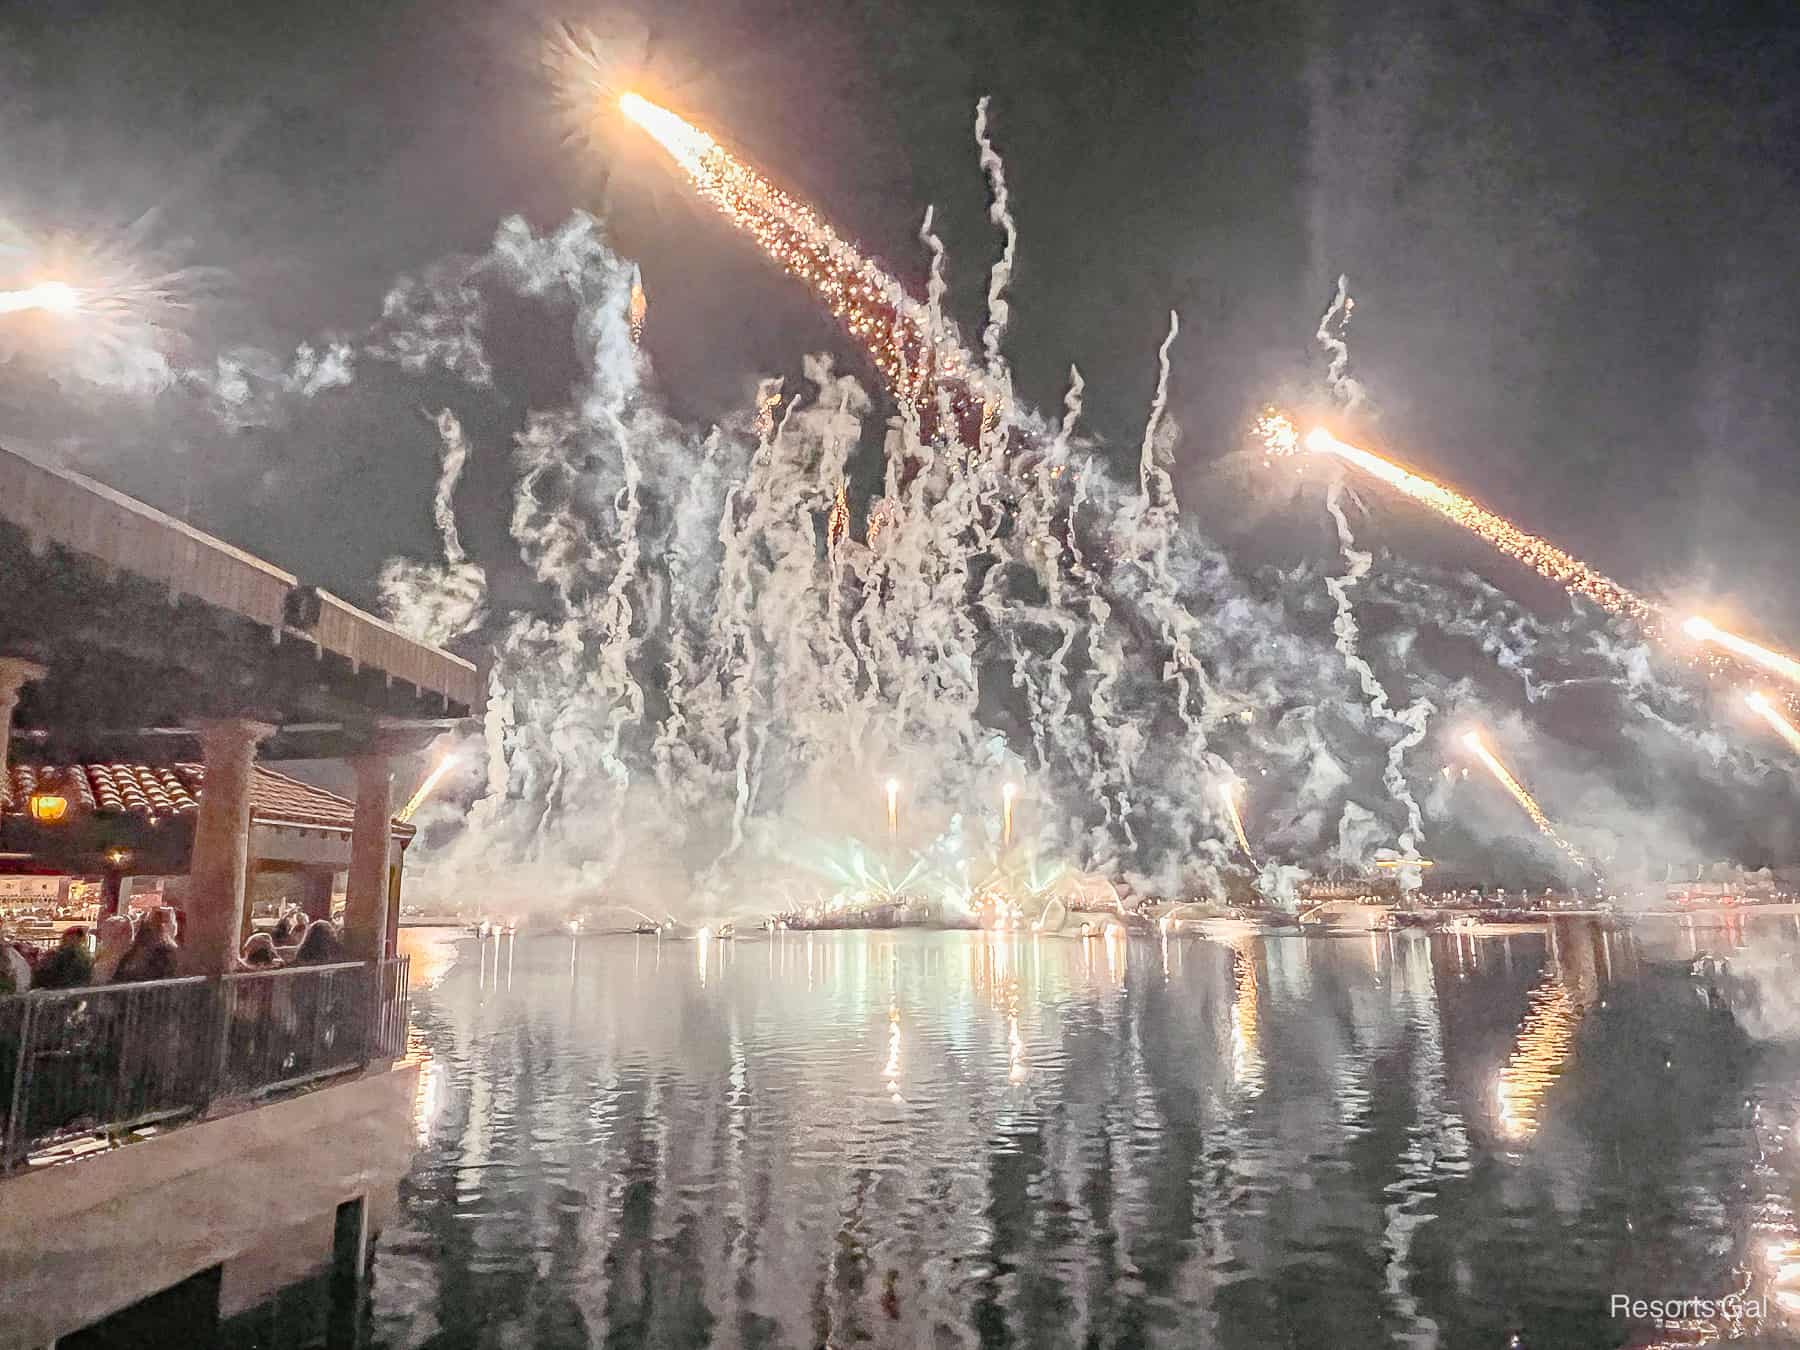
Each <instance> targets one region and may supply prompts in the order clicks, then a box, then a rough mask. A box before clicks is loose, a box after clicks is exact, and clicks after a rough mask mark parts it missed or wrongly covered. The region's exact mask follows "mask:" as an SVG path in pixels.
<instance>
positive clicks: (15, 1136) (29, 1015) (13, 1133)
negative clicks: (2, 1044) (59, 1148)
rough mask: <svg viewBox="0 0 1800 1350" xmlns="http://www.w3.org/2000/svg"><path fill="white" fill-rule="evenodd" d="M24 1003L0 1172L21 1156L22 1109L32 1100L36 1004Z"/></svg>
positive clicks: (23, 1115)
mask: <svg viewBox="0 0 1800 1350" xmlns="http://www.w3.org/2000/svg"><path fill="white" fill-rule="evenodd" d="M24 1003H25V1007H24V1011H23V1013H22V1014H21V1016H20V1018H19V1049H18V1058H17V1059H16V1060H15V1062H14V1063H13V1080H12V1094H11V1096H10V1097H9V1098H8V1101H7V1105H6V1138H5V1139H4V1140H0V1172H5V1171H10V1170H11V1168H12V1166H13V1164H14V1163H16V1162H17V1161H18V1160H19V1157H20V1156H22V1155H20V1153H19V1150H20V1149H21V1148H22V1147H23V1140H24V1136H25V1112H26V1110H27V1108H28V1106H29V1104H30V1102H31V1092H30V1084H29V1082H28V1080H29V1078H30V1077H31V1070H30V1067H29V1066H30V1064H31V1043H32V1041H33V1040H34V1039H35V1036H36V1032H37V1004H36V1003H34V1002H33V1001H32V1000H31V999H29V998H27V999H25V1000H24Z"/></svg>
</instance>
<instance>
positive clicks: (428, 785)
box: [394, 755, 456, 825]
mask: <svg viewBox="0 0 1800 1350" xmlns="http://www.w3.org/2000/svg"><path fill="white" fill-rule="evenodd" d="M455 763H456V756H455V755H445V756H444V757H443V758H442V759H440V760H439V761H438V762H437V765H436V767H434V768H433V769H432V771H431V772H430V773H428V774H426V775H425V781H424V782H422V783H420V784H419V790H418V791H417V792H415V793H413V795H412V796H411V797H409V798H408V799H407V802H406V805H405V806H403V807H401V808H400V814H399V815H397V816H395V817H394V819H395V820H397V821H399V822H400V823H401V824H402V825H404V824H405V823H406V822H407V821H409V820H411V819H412V818H413V816H414V815H416V814H417V813H418V810H419V808H420V807H421V806H423V805H425V799H426V798H427V797H429V796H431V794H432V792H433V790H435V789H436V787H437V785H438V783H439V781H440V780H441V779H442V778H443V776H444V775H445V774H446V773H448V772H449V771H450V766H451V765H453V764H455Z"/></svg>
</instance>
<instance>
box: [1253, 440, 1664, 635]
mask: <svg viewBox="0 0 1800 1350" xmlns="http://www.w3.org/2000/svg"><path fill="white" fill-rule="evenodd" d="M1255 431H1256V434H1257V435H1258V436H1259V437H1260V438H1261V439H1262V442H1263V446H1264V448H1265V450H1266V451H1267V453H1269V454H1270V455H1285V454H1292V453H1294V451H1295V450H1296V449H1298V448H1300V447H1302V446H1303V447H1304V448H1305V449H1307V450H1309V451H1311V452H1312V453H1314V454H1318V455H1333V456H1336V457H1337V458H1338V459H1340V460H1342V461H1343V462H1344V463H1346V464H1348V465H1350V466H1351V467H1352V468H1356V469H1360V470H1361V471H1362V472H1364V473H1366V474H1368V475H1369V476H1370V477H1371V478H1375V479H1377V480H1379V481H1380V482H1383V483H1386V484H1387V485H1388V486H1389V487H1391V488H1393V489H1395V490H1396V491H1398V492H1400V493H1402V494H1403V495H1405V496H1407V497H1410V498H1412V500H1414V501H1416V502H1418V503H1419V504H1420V505H1422V506H1428V507H1430V508H1431V509H1432V510H1433V511H1436V512H1437V513H1438V514H1439V515H1440V516H1442V517H1444V519H1446V520H1448V521H1450V522H1451V523H1452V524H1454V525H1460V526H1462V527H1463V528H1464V529H1465V530H1468V531H1470V532H1471V533H1473V534H1475V535H1477V536H1479V537H1480V538H1482V539H1484V540H1486V541H1487V542H1488V543H1489V544H1491V545H1493V546H1494V547H1495V548H1497V549H1499V550H1500V551H1501V552H1502V553H1504V554H1506V555H1507V556H1508V557H1510V558H1513V559H1515V560H1517V561H1518V562H1521V563H1523V564H1524V565H1525V566H1527V567H1529V568H1531V569H1532V570H1533V571H1535V572H1536V573H1537V574H1538V575H1539V576H1542V577H1544V578H1546V579H1548V580H1550V581H1554V582H1555V583H1556V584H1557V585H1559V586H1561V587H1562V588H1563V589H1564V590H1566V591H1568V592H1569V594H1571V595H1578V596H1581V597H1583V598H1584V599H1587V600H1591V601H1593V602H1594V603H1595V604H1597V605H1599V606H1600V607H1601V608H1602V609H1604V610H1606V612H1607V613H1609V614H1615V615H1618V616H1620V617H1622V618H1627V619H1631V620H1633V621H1634V622H1636V623H1638V624H1641V625H1642V626H1643V627H1645V628H1646V629H1648V630H1650V631H1652V632H1657V631H1660V628H1661V625H1662V620H1663V610H1662V607H1661V606H1660V605H1657V604H1655V603H1654V602H1652V601H1650V600H1647V599H1645V598H1644V597H1643V596H1641V595H1638V594H1637V593H1636V592H1634V591H1632V590H1630V589H1628V588H1627V587H1625V586H1622V585H1620V584H1619V583H1618V582H1616V581H1614V580H1613V579H1612V578H1611V577H1609V576H1606V575H1605V574H1604V573H1602V572H1598V571H1595V570H1594V569H1593V568H1592V567H1589V566H1588V565H1587V564H1586V563H1584V562H1582V561H1581V559H1579V558H1577V557H1575V555H1574V554H1572V553H1568V552H1565V551H1564V550H1563V549H1560V548H1558V547H1557V546H1556V545H1555V544H1552V543H1551V542H1550V541H1549V540H1547V539H1541V538H1539V537H1538V536H1537V535H1535V534H1532V533H1530V532H1529V531H1526V530H1522V529H1520V528H1519V527H1518V526H1517V525H1514V524H1513V523H1512V522H1511V521H1510V520H1508V519H1507V518H1506V517H1505V516H1502V515H1499V514H1497V513H1496V512H1493V511H1490V510H1488V509H1487V508H1486V507H1485V506H1482V505H1480V504H1479V503H1477V502H1474V501H1471V500H1470V499H1469V498H1467V497H1465V496H1463V495H1462V494H1461V493H1460V492H1456V491H1454V490H1452V489H1450V488H1447V487H1445V486H1444V485H1443V484H1442V483H1437V482H1434V481H1432V480H1431V479H1429V478H1426V477H1425V476H1424V475H1423V474H1417V473H1413V472H1412V471H1411V470H1410V469H1403V468H1401V467H1400V466H1399V465H1398V464H1395V463H1394V462H1393V461H1392V460H1387V459H1383V458H1382V457H1381V456H1380V455H1377V454H1375V453H1374V452H1373V451H1371V450H1365V449H1363V448H1362V447H1361V446H1359V445H1351V444H1350V443H1349V442H1348V441H1342V440H1339V439H1338V438H1337V437H1336V436H1334V435H1332V434H1331V433H1330V432H1329V431H1327V430H1326V429H1325V428H1324V427H1315V428H1314V429H1313V430H1311V431H1309V432H1307V433H1306V436H1305V437H1304V438H1301V437H1299V436H1298V435H1296V434H1295V431H1294V427H1293V424H1292V423H1291V422H1289V421H1288V420H1287V419H1286V418H1285V417H1282V416H1280V415H1279V414H1273V413H1266V414H1264V416H1263V417H1262V418H1260V419H1259V420H1258V422H1257V424H1256V427H1255Z"/></svg>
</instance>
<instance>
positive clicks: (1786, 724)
mask: <svg viewBox="0 0 1800 1350" xmlns="http://www.w3.org/2000/svg"><path fill="white" fill-rule="evenodd" d="M1744 702H1746V703H1748V704H1749V705H1750V710H1751V711H1752V712H1754V713H1755V714H1756V715H1757V716H1758V717H1760V718H1762V720H1763V721H1765V722H1767V723H1768V724H1769V726H1770V728H1771V729H1772V730H1773V731H1774V732H1775V734H1776V735H1777V736H1779V737H1781V739H1782V740H1784V741H1786V742H1787V743H1788V748H1789V749H1791V750H1792V751H1793V752H1794V753H1795V754H1800V729H1796V728H1795V726H1794V724H1793V723H1792V722H1790V721H1788V720H1787V718H1785V717H1783V716H1782V715H1781V710H1780V709H1779V708H1777V707H1776V706H1775V705H1774V704H1773V703H1771V702H1769V698H1768V695H1766V694H1764V693H1762V692H1761V691H1760V690H1755V689H1752V690H1751V691H1750V692H1749V693H1748V694H1745V695H1744Z"/></svg>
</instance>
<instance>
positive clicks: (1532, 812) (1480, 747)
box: [1463, 731, 1589, 868]
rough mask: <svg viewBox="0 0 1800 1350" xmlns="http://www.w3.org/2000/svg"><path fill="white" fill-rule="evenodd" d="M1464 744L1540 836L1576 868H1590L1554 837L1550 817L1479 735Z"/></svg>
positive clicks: (1570, 846) (1467, 737)
mask: <svg viewBox="0 0 1800 1350" xmlns="http://www.w3.org/2000/svg"><path fill="white" fill-rule="evenodd" d="M1463 744H1464V745H1466V746H1467V747H1468V748H1469V749H1470V751H1472V752H1473V753H1474V755H1475V757H1476V758H1477V759H1479V760H1480V761H1481V762H1482V764H1483V766H1485V767H1486V769H1487V771H1488V772H1489V773H1491V774H1493V775H1494V777H1495V778H1496V779H1498V780H1499V782H1500V786H1501V787H1503V788H1505V789H1506V790H1507V792H1509V793H1511V794H1512V799H1513V800H1514V801H1516V802H1517V803H1518V804H1519V806H1520V809H1522V810H1523V811H1524V812H1525V814H1526V815H1528V816H1530V817H1531V823H1532V824H1533V825H1535V826H1537V828H1538V833H1539V834H1541V835H1543V836H1544V838H1546V839H1548V840H1549V841H1550V842H1551V843H1553V844H1555V845H1556V847H1557V848H1558V849H1560V850H1561V851H1562V853H1563V855H1564V856H1565V857H1567V858H1568V860H1569V861H1570V862H1572V863H1574V864H1575V865H1576V866H1577V867H1581V868H1587V867H1588V866H1589V863H1588V860H1587V859H1586V858H1585V857H1583V856H1582V854H1581V853H1580V851H1579V850H1577V849H1576V847H1575V845H1573V844H1571V843H1570V842H1569V841H1568V840H1567V839H1564V838H1563V837H1562V835H1560V834H1558V833H1557V830H1556V827H1555V826H1554V825H1552V824H1551V823H1550V817H1548V816H1546V815H1545V814H1544V809H1543V808H1542V807H1541V806H1539V805H1538V804H1537V800H1536V798H1534V797H1533V796H1532V795H1531V794H1530V793H1529V792H1527V791H1526V790H1525V785H1524V784H1523V783H1521V782H1520V781H1519V780H1518V779H1517V778H1514V777H1513V776H1512V771H1511V770H1510V769H1508V768H1507V767H1506V765H1504V764H1502V763H1501V762H1500V760H1499V758H1498V757H1497V756H1496V755H1495V754H1494V752H1493V751H1492V750H1489V749H1488V748H1487V742H1485V741H1484V740H1482V739H1481V733H1480V732H1478V731H1471V732H1469V733H1468V734H1467V735H1465V736H1464V737H1463Z"/></svg>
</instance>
